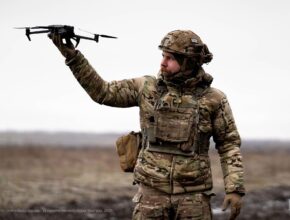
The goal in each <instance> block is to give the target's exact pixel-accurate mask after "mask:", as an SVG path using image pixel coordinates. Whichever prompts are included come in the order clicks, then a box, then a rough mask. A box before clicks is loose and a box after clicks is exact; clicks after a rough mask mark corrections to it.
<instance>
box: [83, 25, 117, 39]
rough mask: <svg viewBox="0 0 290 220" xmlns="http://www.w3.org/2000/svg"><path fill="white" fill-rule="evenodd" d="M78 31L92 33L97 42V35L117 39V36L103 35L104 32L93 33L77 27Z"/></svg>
mask: <svg viewBox="0 0 290 220" xmlns="http://www.w3.org/2000/svg"><path fill="white" fill-rule="evenodd" d="M78 29H79V30H80V31H83V32H86V33H89V34H92V35H94V37H95V39H96V41H97V42H98V41H99V37H104V38H114V39H117V37H114V36H110V35H105V34H94V33H92V32H89V31H86V30H83V29H80V28H78Z"/></svg>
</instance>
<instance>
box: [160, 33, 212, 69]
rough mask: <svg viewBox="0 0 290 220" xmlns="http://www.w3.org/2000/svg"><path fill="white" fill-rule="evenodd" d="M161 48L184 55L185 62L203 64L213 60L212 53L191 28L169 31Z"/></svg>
mask: <svg viewBox="0 0 290 220" xmlns="http://www.w3.org/2000/svg"><path fill="white" fill-rule="evenodd" d="M159 49H161V50H163V51H167V52H170V53H173V54H179V55H182V56H184V57H185V58H187V59H185V60H184V62H188V61H191V62H194V63H195V64H196V65H198V66H201V65H202V64H204V63H209V62H210V61H211V60H212V57H213V55H212V53H211V52H210V51H209V50H208V47H207V46H206V44H204V43H203V42H202V40H201V39H200V37H199V36H198V35H197V34H195V33H193V32H192V31H190V30H175V31H171V32H169V33H168V34H167V35H166V36H165V37H164V38H163V39H162V41H161V43H160V45H159Z"/></svg>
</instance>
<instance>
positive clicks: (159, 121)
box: [154, 96, 198, 143]
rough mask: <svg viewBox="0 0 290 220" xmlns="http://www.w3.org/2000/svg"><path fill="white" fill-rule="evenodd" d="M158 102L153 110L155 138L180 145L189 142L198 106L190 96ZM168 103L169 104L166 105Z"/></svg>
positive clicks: (196, 118)
mask: <svg viewBox="0 0 290 220" xmlns="http://www.w3.org/2000/svg"><path fill="white" fill-rule="evenodd" d="M169 97H170V96H169ZM168 99H169V98H168V96H167V97H166V96H165V97H164V98H163V99H161V100H160V103H161V104H159V105H158V106H157V109H156V110H155V112H154V113H155V130H154V134H155V137H156V138H158V139H160V140H162V141H170V142H175V143H182V142H186V141H188V140H189V137H190V135H191V132H195V130H192V128H193V126H195V125H196V121H197V120H198V105H197V102H196V100H194V99H193V98H192V96H182V97H180V98H179V99H174V98H173V99H172V101H171V100H170V101H169V100H168ZM168 101H169V103H168Z"/></svg>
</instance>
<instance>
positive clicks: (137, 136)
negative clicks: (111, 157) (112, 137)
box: [116, 131, 142, 172]
mask: <svg viewBox="0 0 290 220" xmlns="http://www.w3.org/2000/svg"><path fill="white" fill-rule="evenodd" d="M141 139H142V135H141V132H134V131H131V132H130V133H129V134H127V135H123V136H121V137H119V138H118V140H117V141H116V149H117V153H118V155H119V159H120V166H121V168H122V170H123V171H124V172H133V170H134V167H135V164H136V161H137V158H138V154H139V151H140V149H141Z"/></svg>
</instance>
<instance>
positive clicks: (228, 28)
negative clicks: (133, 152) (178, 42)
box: [0, 0, 290, 139]
mask: <svg viewBox="0 0 290 220" xmlns="http://www.w3.org/2000/svg"><path fill="white" fill-rule="evenodd" d="M0 4H1V5H0V32H1V33H0V34H1V41H0V44H1V53H0V64H1V73H0V74H1V79H0V101H1V106H0V131H7V130H20V131H23V130H24V131H30V130H45V131H47V130H48V131H77V132H78V131H82V132H108V131H113V132H123V131H130V130H138V129H139V113H138V108H128V109H119V108H111V107H106V106H101V105H99V104H97V103H94V102H93V101H92V100H91V99H90V97H89V96H88V95H87V94H86V93H85V91H84V90H83V89H82V88H81V87H80V86H79V84H78V83H77V81H76V80H75V79H74V77H73V75H72V74H71V72H70V70H69V68H68V67H67V66H66V65H65V64H64V58H63V57H62V56H61V55H60V53H59V52H58V51H57V49H56V48H55V47H54V45H53V44H52V43H51V42H50V40H49V39H48V38H47V36H46V35H45V34H43V35H34V36H33V35H32V36H31V38H32V41H31V42H29V41H28V40H27V38H26V36H25V35H24V30H16V29H13V27H19V26H20V27H21V26H37V25H50V24H67V25H73V26H76V27H78V28H81V29H85V30H88V31H90V32H95V33H99V34H108V35H113V36H117V37H118V39H117V40H115V39H100V43H99V44H96V43H94V42H92V41H81V42H80V44H79V46H78V48H79V50H80V51H81V52H82V53H83V54H84V55H85V56H86V57H87V58H88V60H89V61H90V63H91V64H92V65H93V66H94V68H95V69H96V70H97V71H98V73H99V74H100V75H101V76H102V77H103V78H104V79H105V80H107V81H110V80H119V79H124V78H132V77H137V76H141V75H148V74H153V75H154V74H156V73H157V72H158V70H159V64H160V60H161V52H160V51H159V50H158V48H157V47H158V44H159V42H160V41H161V39H162V37H163V36H164V35H165V34H166V33H168V32H169V31H172V30H176V29H190V30H193V31H194V32H195V33H197V34H198V35H199V36H200V37H201V38H202V40H203V41H204V42H205V43H206V44H207V45H208V47H209V49H210V51H211V52H212V53H213V54H214V59H213V61H212V62H211V63H210V64H208V65H205V66H204V68H205V70H206V71H207V72H208V73H210V74H211V75H212V76H213V77H214V81H213V84H212V86H213V87H216V88H219V89H220V90H222V91H224V92H225V93H226V94H227V96H228V99H229V101H230V104H231V107H232V109H233V113H234V116H235V119H236V123H237V126H238V129H239V131H240V134H241V136H242V137H243V138H278V139H290V132H289V125H290V115H289V112H290V104H289V96H290V87H289V79H290V76H289V74H290V60H289V51H290V40H289V39H290V13H289V11H290V7H289V6H290V1H287V0H276V1H271V0H243V1H242V0H240V1H237V0H219V1H214V0H212V1H209V0H202V1H194V0H178V1H176V0H175V1H171V0H166V1H164V0H158V1H157V0H146V1H138V0H122V1H118V0H115V1H114V0H98V1H97V0H86V1H85V0H84V1H79V0H62V1H60V0H49V1H46V0H43V1H39V0H38V1H36V0H25V1H16V0H2V1H1V3H0ZM83 34H86V33H83Z"/></svg>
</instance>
